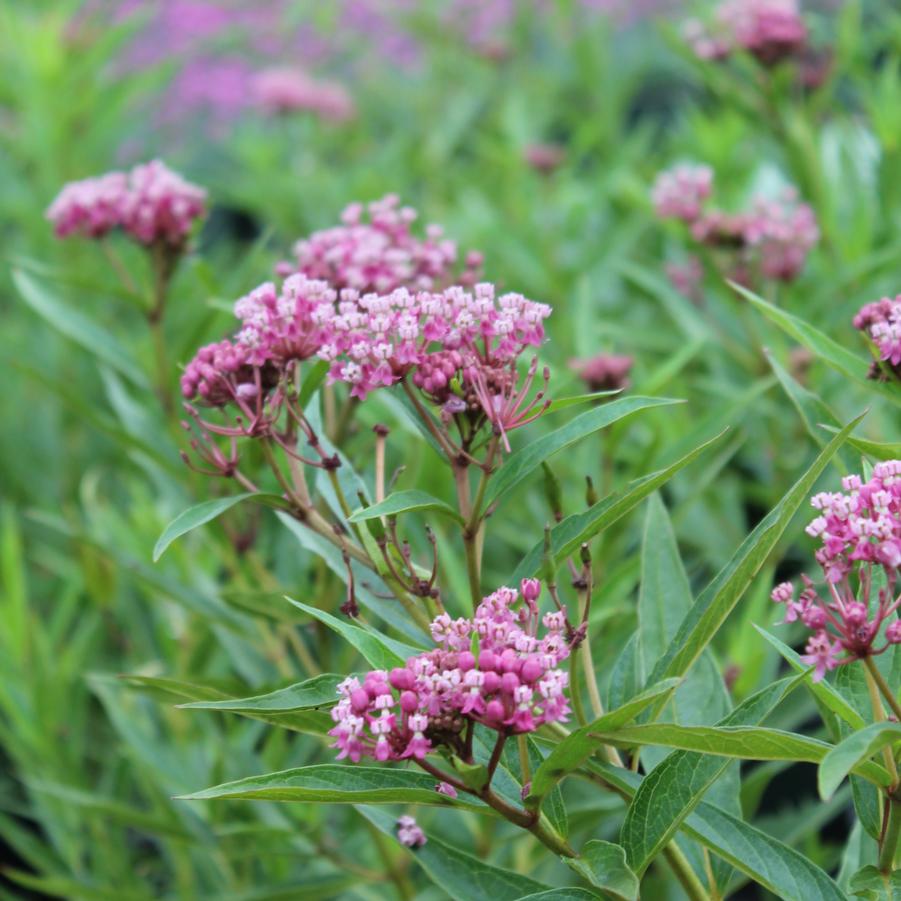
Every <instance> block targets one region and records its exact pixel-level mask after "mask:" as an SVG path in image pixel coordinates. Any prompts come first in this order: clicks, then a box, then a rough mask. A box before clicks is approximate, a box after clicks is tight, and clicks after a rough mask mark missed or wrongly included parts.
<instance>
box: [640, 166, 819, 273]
mask: <svg viewBox="0 0 901 901" xmlns="http://www.w3.org/2000/svg"><path fill="white" fill-rule="evenodd" d="M712 187H713V177H712V174H711V171H710V169H708V168H707V167H706V166H684V165H683V166H677V167H676V168H675V169H673V170H670V171H666V172H662V173H660V175H658V177H657V180H656V182H655V184H654V187H653V189H652V191H651V198H652V201H653V203H654V209H655V211H656V213H657V215H658V216H659V217H660V218H661V219H678V220H679V221H681V222H684V223H685V224H686V225H688V226H689V229H690V233H691V237H692V238H693V240H694V241H696V242H697V243H698V244H703V245H705V246H707V247H710V248H713V249H716V250H718V251H720V252H725V254H726V255H727V260H726V263H727V265H726V269H727V274H728V275H729V277H731V278H733V279H735V280H737V281H742V282H746V281H748V280H749V279H753V277H754V275H755V274H759V275H760V276H762V277H763V278H768V279H777V280H779V281H792V280H793V279H795V278H797V277H798V275H799V274H800V272H801V270H802V269H803V268H804V264H805V262H806V260H807V255H808V253H809V252H810V251H811V249H812V248H813V247H814V246H815V245H816V244H817V242H818V241H819V239H820V231H819V227H818V226H817V221H816V216H815V215H814V212H813V210H812V209H811V208H810V207H809V206H808V205H807V204H805V203H801V202H799V200H798V196H797V192H796V191H795V190H794V189H792V188H787V189H786V190H784V191H783V192H782V194H781V196H779V197H777V198H775V199H773V198H765V197H756V198H754V199H753V200H752V202H751V206H750V208H749V209H748V210H747V211H745V212H740V213H727V212H725V211H723V210H721V209H717V208H715V207H713V208H712V207H708V206H706V205H705V201H706V200H707V199H708V198H709V197H710V195H711V192H712Z"/></svg>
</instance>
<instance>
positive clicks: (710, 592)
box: [649, 414, 865, 683]
mask: <svg viewBox="0 0 901 901" xmlns="http://www.w3.org/2000/svg"><path fill="white" fill-rule="evenodd" d="M863 415H865V414H861V415H860V416H858V417H856V418H855V419H854V420H852V421H851V422H850V423H848V425H846V426H845V428H843V429H842V430H841V432H839V433H838V434H837V435H836V436H835V437H834V438H833V439H832V440H831V441H830V442H829V444H827V445H826V447H825V448H824V449H823V451H822V452H821V453H820V454H819V456H818V457H817V458H816V460H814V462H813V464H812V465H811V467H810V468H809V469H808V470H807V472H805V473H804V475H802V476H801V478H800V479H798V481H797V482H795V484H794V485H793V486H792V488H791V489H789V491H788V493H787V494H786V495H785V496H784V497H783V498H782V500H781V501H779V503H778V504H777V505H776V506H775V507H774V508H773V509H772V510H771V511H770V513H769V514H768V515H767V516H766V517H764V519H762V520H761V521H760V523H758V525H757V527H756V528H755V529H754V531H753V532H751V534H750V535H749V536H748V537H747V538H746V539H745V540H744V541H743V542H742V544H741V546H740V547H739V548H738V550H737V551H736V552H735V554H734V555H733V556H732V559H731V560H730V561H729V562H728V563H727V564H726V566H725V567H723V569H722V570H721V571H720V573H719V574H718V575H717V576H716V578H715V579H714V580H713V581H712V582H711V583H710V585H708V586H707V588H706V589H705V590H704V591H703V592H702V593H701V595H700V597H699V598H698V599H697V600H696V601H695V603H694V605H693V606H692V607H691V609H690V610H689V612H688V614H687V615H686V617H685V619H684V620H683V621H682V625H681V626H680V627H679V631H678V632H677V633H676V637H675V638H674V639H673V641H672V642H671V643H670V646H669V648H668V649H667V652H666V654H665V655H664V656H663V657H662V658H661V660H659V661H658V663H657V665H656V666H655V667H654V670H653V672H652V673H651V675H650V677H649V681H650V682H652V683H653V682H659V681H660V680H661V679H666V678H669V677H672V676H683V675H684V674H685V673H686V672H687V671H688V669H689V667H690V666H691V665H692V664H693V663H694V662H695V661H696V660H697V659H698V657H699V656H700V655H701V653H702V652H703V650H704V648H706V647H707V645H708V644H709V643H710V640H711V639H712V638H713V636H714V635H715V634H716V632H717V630H718V629H719V627H720V626H721V625H722V624H723V623H724V622H725V620H726V617H727V616H728V615H729V614H730V613H731V612H732V609H733V608H734V607H735V605H736V604H737V603H738V601H739V599H740V598H741V596H742V595H743V594H744V592H745V590H746V589H747V587H748V585H749V584H750V583H751V580H752V579H753V578H754V576H755V575H757V573H758V571H759V570H760V568H761V567H762V566H763V564H764V563H765V562H766V559H767V557H768V556H769V554H770V552H771V551H772V550H773V548H774V547H775V546H776V542H777V541H778V540H779V538H780V537H781V536H782V533H783V532H784V531H785V529H786V527H787V526H788V524H789V522H790V521H791V519H792V517H793V516H794V514H795V513H796V512H797V510H798V508H799V507H800V506H801V504H802V503H803V502H804V500H805V499H806V498H807V497H808V495H809V494H810V492H811V490H812V488H813V486H814V484H815V483H816V480H817V479H818V478H819V477H820V474H821V473H822V472H823V470H824V469H825V468H826V466H827V465H828V464H829V461H830V460H831V459H832V457H833V455H834V454H835V453H836V451H837V450H838V449H839V448H840V447H841V446H842V444H843V443H844V441H845V438H846V437H847V436H848V435H849V434H850V433H851V431H852V430H853V429H854V428H855V426H856V425H857V423H858V422H860V420H861V419H862V418H863Z"/></svg>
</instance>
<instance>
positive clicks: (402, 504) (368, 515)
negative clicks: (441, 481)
mask: <svg viewBox="0 0 901 901" xmlns="http://www.w3.org/2000/svg"><path fill="white" fill-rule="evenodd" d="M415 510H432V511H434V512H435V513H440V514H442V516H447V517H450V518H451V519H454V520H456V521H457V522H460V523H462V522H463V517H462V516H460V514H459V513H457V511H456V510H454V508H453V507H451V506H450V505H449V504H446V503H444V501H440V500H438V498H437V497H432V495H431V494H428V493H426V492H425V491H416V490H412V489H411V490H410V491H396V492H395V493H394V494H391V495H389V496H388V497H386V498H385V500H383V501H381V502H380V503H378V504H373V505H372V506H371V507H365V508H363V509H361V510H355V511H354V513H353V514H351V516H350V522H362V521H363V520H365V519H378V518H379V517H381V516H397V514H398V513H412V512H413V511H415Z"/></svg>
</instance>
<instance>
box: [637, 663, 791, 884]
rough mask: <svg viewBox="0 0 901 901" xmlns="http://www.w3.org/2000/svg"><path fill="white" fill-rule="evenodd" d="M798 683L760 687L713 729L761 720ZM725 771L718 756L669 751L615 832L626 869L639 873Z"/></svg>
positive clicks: (779, 683) (724, 764)
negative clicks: (618, 834)
mask: <svg viewBox="0 0 901 901" xmlns="http://www.w3.org/2000/svg"><path fill="white" fill-rule="evenodd" d="M798 681H799V680H798V678H795V679H783V680H781V681H780V682H776V683H774V684H773V685H769V686H767V687H766V688H763V689H761V690H760V691H758V692H756V693H755V694H753V695H751V697H749V698H747V699H746V700H744V701H743V702H742V703H741V704H739V705H738V707H736V708H735V709H734V710H733V711H732V712H731V713H729V714H728V715H727V716H725V717H724V718H723V719H722V720H720V722H719V724H718V725H721V726H740V725H751V724H754V723H759V722H762V721H763V719H764V718H765V717H766V716H768V715H769V714H770V712H772V710H774V709H775V707H776V706H777V705H778V704H779V703H780V702H781V701H782V700H783V698H785V696H786V695H787V694H788V693H789V692H790V691H792V690H793V689H794V687H795V686H796V685H797V684H798ZM727 767H728V761H727V760H723V759H721V758H717V757H712V756H705V755H701V754H694V753H690V752H686V751H674V752H673V753H672V754H670V755H669V756H668V757H666V758H665V759H664V760H663V761H662V762H661V763H659V764H658V765H657V766H656V767H654V769H653V770H652V771H651V772H650V773H649V774H648V776H647V777H645V780H644V782H642V784H641V787H640V788H639V790H638V792H637V793H636V794H635V797H634V798H633V800H632V803H631V804H630V805H629V809H628V811H626V818H625V820H624V821H623V825H622V829H621V831H620V841H621V843H622V845H623V846H624V847H625V849H626V856H627V859H628V861H629V865H630V866H631V867H632V869H634V870H635V872H636V873H639V874H640V873H643V872H644V870H645V869H646V868H647V866H648V864H649V863H650V862H651V861H652V860H653V859H654V857H656V856H657V854H659V853H660V851H661V850H662V849H663V848H664V847H665V846H666V844H667V843H668V842H669V840H670V839H671V838H672V837H673V835H675V833H676V831H677V830H678V829H679V826H680V824H681V823H682V822H683V820H684V819H685V818H686V817H687V816H688V815H689V814H690V813H691V811H692V810H694V809H695V807H697V805H698V804H699V803H700V802H701V799H702V798H703V796H704V793H705V792H706V791H707V790H708V789H709V788H710V787H711V786H712V785H713V784H714V783H715V782H716V780H717V779H719V778H720V776H722V774H723V773H724V772H725V771H726V769H727Z"/></svg>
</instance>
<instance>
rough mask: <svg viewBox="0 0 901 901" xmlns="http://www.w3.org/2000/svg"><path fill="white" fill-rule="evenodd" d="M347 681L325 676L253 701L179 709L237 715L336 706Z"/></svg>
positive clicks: (218, 702)
mask: <svg viewBox="0 0 901 901" xmlns="http://www.w3.org/2000/svg"><path fill="white" fill-rule="evenodd" d="M346 678H347V677H346V676H337V675H335V674H334V673H323V674H322V675H319V676H313V678H312V679H307V680H306V681H305V682H298V683H296V684H295V685H288V686H287V687H286V688H279V689H278V690H277V691H270V692H268V693H267V694H263V695H255V696H254V697H251V698H228V699H226V700H216V701H193V702H192V703H190V704H179V705H178V706H179V707H184V708H193V709H198V710H234V711H236V712H237V713H256V712H272V711H289V710H308V709H309V708H311V707H326V706H328V705H330V704H334V703H335V702H336V701H337V700H338V685H339V683H341V682H343V681H344V680H345V679H346Z"/></svg>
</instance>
